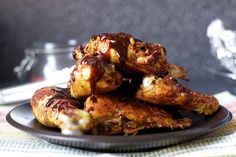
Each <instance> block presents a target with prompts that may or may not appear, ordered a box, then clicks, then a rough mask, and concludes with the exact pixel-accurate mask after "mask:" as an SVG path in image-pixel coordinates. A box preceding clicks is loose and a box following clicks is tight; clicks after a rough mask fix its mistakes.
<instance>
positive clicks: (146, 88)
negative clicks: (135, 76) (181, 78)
mask: <svg viewBox="0 0 236 157" xmlns="http://www.w3.org/2000/svg"><path fill="white" fill-rule="evenodd" d="M136 98H137V99H139V100H143V101H145V102H149V103H153V104H156V105H166V106H175V107H179V108H182V109H185V110H188V111H196V112H198V113H200V114H201V113H202V114H205V115H211V114H213V113H215V112H216V111H217V110H218V108H219V102H218V101H217V99H216V98H215V97H213V96H209V95H206V94H201V93H198V92H195V91H192V90H190V89H188V88H186V87H184V86H183V85H181V84H180V83H179V82H178V81H177V80H176V79H174V78H172V77H170V76H165V77H164V78H157V77H156V76H154V75H151V76H146V77H145V78H144V79H143V83H142V85H141V88H140V89H139V90H138V91H137V93H136Z"/></svg>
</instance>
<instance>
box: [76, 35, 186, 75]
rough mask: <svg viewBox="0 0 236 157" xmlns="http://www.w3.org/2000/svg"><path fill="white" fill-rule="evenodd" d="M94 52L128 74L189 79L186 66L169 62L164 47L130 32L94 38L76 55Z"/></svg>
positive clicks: (77, 50)
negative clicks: (136, 37) (134, 35)
mask: <svg viewBox="0 0 236 157" xmlns="http://www.w3.org/2000/svg"><path fill="white" fill-rule="evenodd" d="M94 53H98V54H99V55H101V56H103V57H104V58H105V59H107V60H108V61H110V62H112V63H114V64H115V65H116V66H117V67H119V68H120V69H121V70H122V71H124V72H126V73H127V72H129V73H136V74H154V75H156V76H164V75H166V74H168V73H170V74H171V75H172V76H173V77H176V78H182V79H188V75H187V72H186V70H185V69H184V68H183V67H179V66H177V65H174V64H168V63H167V60H166V50H165V48H164V47H163V46H162V45H161V44H154V43H145V42H143V41H141V40H139V39H135V38H134V37H133V36H132V35H130V34H127V33H113V34H112V33H111V34H108V33H103V34H100V35H94V36H92V38H91V39H90V41H89V43H88V44H87V45H86V46H85V47H84V48H83V47H79V48H77V49H76V50H75V51H74V53H73V56H74V58H75V59H80V58H81V57H82V56H84V55H91V54H94ZM173 67H174V68H173Z"/></svg>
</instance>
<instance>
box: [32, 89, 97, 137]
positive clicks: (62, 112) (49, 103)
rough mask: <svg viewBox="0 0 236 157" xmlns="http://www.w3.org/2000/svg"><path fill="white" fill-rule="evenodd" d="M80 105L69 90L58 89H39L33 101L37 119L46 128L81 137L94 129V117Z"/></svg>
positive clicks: (33, 109)
mask: <svg viewBox="0 0 236 157" xmlns="http://www.w3.org/2000/svg"><path fill="white" fill-rule="evenodd" d="M78 104H79V102H78V100H75V99H73V98H72V97H71V96H70V94H69V90H68V89H63V88H58V87H44V88H42V89H39V90H37V91H36V92H35V93H34V95H33V97H32V99H31V107H32V111H33V114H34V115H35V117H36V119H37V120H38V121H39V122H40V123H41V124H43V125H44V126H47V127H53V128H60V129H61V131H62V133H63V134H73V135H81V134H84V133H86V132H88V131H90V130H91V129H92V128H93V121H92V117H91V116H90V114H89V113H87V112H85V111H83V110H81V109H78V107H79V105H78ZM80 108H82V107H80Z"/></svg>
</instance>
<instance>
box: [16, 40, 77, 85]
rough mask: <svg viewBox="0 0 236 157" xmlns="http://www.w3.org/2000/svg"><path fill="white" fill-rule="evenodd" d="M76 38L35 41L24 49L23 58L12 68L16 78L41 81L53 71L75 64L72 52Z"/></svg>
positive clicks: (75, 44)
mask: <svg viewBox="0 0 236 157" xmlns="http://www.w3.org/2000/svg"><path fill="white" fill-rule="evenodd" d="M76 46H77V40H74V39H72V40H69V41H68V42H66V43H63V44H61V43H53V42H35V43H34V44H33V45H32V47H31V48H27V49H25V58H24V59H23V60H22V61H21V64H20V65H18V66H16V67H15V68H14V72H15V73H16V75H17V78H18V79H19V80H22V81H31V82H35V81H41V80H44V79H47V78H48V77H51V75H52V74H53V72H54V71H56V70H61V69H63V68H66V67H71V66H72V65H74V64H75V61H74V60H73V57H72V52H73V50H74V49H75V47H76Z"/></svg>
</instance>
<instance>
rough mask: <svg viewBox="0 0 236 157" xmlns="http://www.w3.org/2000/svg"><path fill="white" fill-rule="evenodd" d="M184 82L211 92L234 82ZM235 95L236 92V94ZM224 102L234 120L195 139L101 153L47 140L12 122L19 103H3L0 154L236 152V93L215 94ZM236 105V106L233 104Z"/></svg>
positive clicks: (230, 153) (213, 153)
mask: <svg viewBox="0 0 236 157" xmlns="http://www.w3.org/2000/svg"><path fill="white" fill-rule="evenodd" d="M184 84H185V85H186V86H188V87H190V88H192V89H195V90H198V91H200V92H205V93H209V94H216V93H219V92H222V91H225V90H227V91H231V92H234V88H235V87H236V83H235V82H229V81H227V80H226V79H224V78H220V77H216V78H213V79H207V78H200V79H197V78H193V79H192V80H191V81H190V82H184ZM235 95H236V94H235ZM216 96H217V98H218V99H219V100H220V102H221V103H223V104H222V105H223V106H225V107H226V108H228V109H229V110H230V111H231V112H232V113H233V119H232V121H231V122H230V123H229V124H228V125H226V126H225V127H223V128H220V129H217V130H216V131H214V132H212V133H210V134H207V135H205V136H203V137H200V138H198V139H196V140H193V141H189V142H185V143H181V144H178V145H174V146H169V147H164V148H158V149H156V150H152V151H147V152H136V153H123V154H122V153H105V154H104V153H100V152H92V151H87V150H81V149H77V148H71V147H65V146H60V145H55V144H51V143H48V142H46V141H44V140H41V139H38V138H36V137H33V136H31V135H29V134H27V133H24V132H22V131H20V130H17V129H15V128H14V127H12V126H10V125H9V124H8V123H7V122H6V119H5V116H6V114H7V113H8V112H9V110H11V109H12V108H14V107H15V106H16V105H14V104H13V105H2V106H0V154H6V155H8V154H17V156H26V155H30V154H32V153H34V154H35V153H36V154H38V155H40V156H42V155H46V156H49V155H57V156H63V155H65V154H66V155H67V156H69V155H71V156H189V155H191V156H222V155H236V119H235V118H234V117H235V115H236V112H235V111H236V97H235V96H232V95H230V94H229V93H228V92H225V93H221V94H218V95H216ZM234 106H235V107H234Z"/></svg>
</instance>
